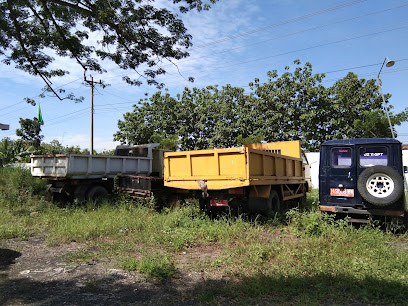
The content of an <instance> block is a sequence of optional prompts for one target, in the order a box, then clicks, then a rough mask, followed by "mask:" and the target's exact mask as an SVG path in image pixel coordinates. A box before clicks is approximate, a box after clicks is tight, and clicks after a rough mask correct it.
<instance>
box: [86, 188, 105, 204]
mask: <svg viewBox="0 0 408 306" xmlns="http://www.w3.org/2000/svg"><path fill="white" fill-rule="evenodd" d="M108 196H109V192H108V191H107V190H106V188H105V187H103V186H99V185H98V186H92V187H91V188H90V189H89V191H88V192H87V195H86V199H87V201H100V200H104V199H107V198H108Z"/></svg>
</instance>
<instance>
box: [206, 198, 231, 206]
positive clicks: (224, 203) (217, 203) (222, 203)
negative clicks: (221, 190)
mask: <svg viewBox="0 0 408 306" xmlns="http://www.w3.org/2000/svg"><path fill="white" fill-rule="evenodd" d="M210 206H216V207H222V206H228V200H219V199H214V200H210Z"/></svg>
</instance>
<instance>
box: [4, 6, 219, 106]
mask: <svg viewBox="0 0 408 306" xmlns="http://www.w3.org/2000/svg"><path fill="white" fill-rule="evenodd" d="M172 2H173V4H175V6H176V7H177V6H178V8H179V10H180V12H182V13H185V12H188V11H190V10H198V11H200V10H207V9H209V4H210V3H215V2H216V0H208V1H206V0H173V1H172ZM93 33H99V34H101V35H102V37H101V38H100V39H99V40H98V41H97V42H96V44H95V42H94V40H93V39H91V35H92V34H93ZM191 45H192V44H191V36H190V35H189V34H188V33H187V29H186V28H185V26H184V24H183V22H182V21H181V19H179V18H178V16H177V14H176V13H175V12H173V11H172V10H170V9H167V8H158V7H156V6H154V0H130V1H124V0H110V1H105V0H50V1H44V0H26V1H12V0H1V1H0V55H2V56H3V57H4V59H3V63H5V64H7V65H10V64H12V63H14V64H15V65H16V66H15V67H16V68H18V69H21V70H23V71H25V72H28V73H30V74H32V75H35V76H39V77H41V78H42V79H43V81H44V82H45V83H46V85H47V88H48V89H49V90H51V91H52V92H53V93H54V94H55V95H56V96H58V93H61V92H58V93H57V91H56V90H54V89H53V88H52V86H51V81H50V79H51V78H52V77H58V76H63V75H66V74H67V73H69V71H67V70H63V69H53V68H51V66H52V65H51V64H52V63H53V62H54V60H55V58H54V57H55V56H58V57H69V58H71V59H73V60H75V61H76V62H77V64H78V65H80V66H81V67H82V68H83V69H84V71H86V70H91V71H96V72H100V73H102V72H104V71H105V69H104V68H103V66H102V64H101V61H102V60H109V61H111V62H113V63H115V64H117V65H118V66H119V68H121V69H124V70H133V71H135V72H136V73H137V74H138V77H137V78H136V79H132V78H130V77H129V76H124V77H123V80H124V81H126V82H127V83H129V84H132V85H140V84H141V83H142V79H144V80H145V81H146V83H148V84H152V85H156V86H158V87H160V86H162V84H159V83H158V82H157V81H156V80H155V78H156V77H157V76H158V75H161V74H164V73H165V72H166V71H165V70H164V69H163V68H162V67H161V62H162V61H164V60H167V61H169V62H172V60H173V59H176V60H178V59H182V58H185V57H187V56H188V53H187V52H186V49H187V48H188V47H190V46H191ZM69 96H70V94H68V96H67V98H70V97H69ZM58 97H59V96H58ZM71 98H73V97H71ZM30 102H32V101H30Z"/></svg>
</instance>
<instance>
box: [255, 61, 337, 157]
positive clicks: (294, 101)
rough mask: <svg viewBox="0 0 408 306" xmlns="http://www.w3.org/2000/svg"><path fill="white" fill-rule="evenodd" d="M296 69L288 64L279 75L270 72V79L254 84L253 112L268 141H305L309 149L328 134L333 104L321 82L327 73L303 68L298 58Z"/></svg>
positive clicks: (260, 130) (306, 66) (309, 65)
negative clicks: (330, 109) (329, 116)
mask: <svg viewBox="0 0 408 306" xmlns="http://www.w3.org/2000/svg"><path fill="white" fill-rule="evenodd" d="M294 64H295V65H296V68H295V69H294V71H293V72H291V71H290V67H289V66H286V67H285V70H286V71H285V72H284V73H283V74H282V75H281V76H279V75H278V73H277V71H276V70H273V71H269V72H268V74H267V75H268V81H267V82H265V83H264V84H261V83H260V81H259V79H255V80H254V82H253V83H250V86H251V88H252V89H253V91H254V95H255V98H256V100H257V103H255V104H254V109H253V111H252V112H250V115H251V116H253V117H255V118H256V120H258V123H257V125H258V126H259V127H258V131H259V132H260V133H261V134H262V135H264V136H265V140H266V141H268V142H272V141H284V140H301V141H302V142H303V144H304V146H305V147H306V149H308V150H313V149H316V148H317V147H318V146H319V144H320V140H322V139H323V140H324V139H325V138H326V134H327V126H326V124H325V123H324V122H326V121H327V116H328V113H327V110H328V106H329V105H330V100H329V97H328V92H327V89H326V88H325V87H324V86H323V85H322V84H321V82H322V80H323V78H324V77H325V76H324V74H313V72H312V65H311V64H310V63H306V64H305V65H304V66H303V67H302V66H301V62H300V61H299V60H295V61H294Z"/></svg>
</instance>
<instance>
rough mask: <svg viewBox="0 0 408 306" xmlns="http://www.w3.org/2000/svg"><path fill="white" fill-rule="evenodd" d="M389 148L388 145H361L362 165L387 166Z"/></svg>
mask: <svg viewBox="0 0 408 306" xmlns="http://www.w3.org/2000/svg"><path fill="white" fill-rule="evenodd" d="M387 165H388V150H387V148H386V147H361V148H360V166H362V167H372V166H387Z"/></svg>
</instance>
